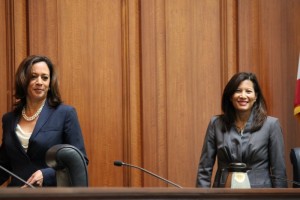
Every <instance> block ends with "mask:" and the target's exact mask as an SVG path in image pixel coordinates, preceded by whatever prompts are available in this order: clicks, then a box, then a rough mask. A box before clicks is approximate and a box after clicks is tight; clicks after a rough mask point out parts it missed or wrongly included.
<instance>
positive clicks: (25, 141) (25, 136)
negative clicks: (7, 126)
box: [16, 124, 32, 152]
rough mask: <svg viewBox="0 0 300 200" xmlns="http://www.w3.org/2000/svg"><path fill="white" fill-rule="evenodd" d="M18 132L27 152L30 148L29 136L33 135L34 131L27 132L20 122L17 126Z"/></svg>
mask: <svg viewBox="0 0 300 200" xmlns="http://www.w3.org/2000/svg"><path fill="white" fill-rule="evenodd" d="M16 134H17V136H18V138H19V140H20V142H21V145H22V147H23V148H24V150H25V151H26V152H27V149H28V143H29V138H30V136H31V134H32V133H25V132H24V131H23V130H22V128H21V126H20V125H19V124H17V127H16Z"/></svg>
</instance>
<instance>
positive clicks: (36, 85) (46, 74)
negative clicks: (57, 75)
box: [27, 61, 50, 101]
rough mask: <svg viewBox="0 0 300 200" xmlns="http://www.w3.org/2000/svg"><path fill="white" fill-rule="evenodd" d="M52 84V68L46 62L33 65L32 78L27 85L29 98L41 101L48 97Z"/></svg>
mask: <svg viewBox="0 0 300 200" xmlns="http://www.w3.org/2000/svg"><path fill="white" fill-rule="evenodd" d="M49 85H50V70H49V68H48V65H47V64H46V63H45V62H43V61H42V62H38V63H35V64H33V65H32V68H31V79H30V82H29V85H28V87H27V98H28V99H29V100H31V101H41V100H44V99H46V98H47V93H48V90H49Z"/></svg>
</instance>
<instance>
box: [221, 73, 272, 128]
mask: <svg viewBox="0 0 300 200" xmlns="http://www.w3.org/2000/svg"><path fill="white" fill-rule="evenodd" d="M244 80H250V81H251V82H252V83H253V87H254V91H255V94H256V97H257V99H256V101H255V103H254V105H253V107H252V113H253V123H252V125H251V132H254V131H257V130H259V129H260V128H261V127H262V125H263V123H264V121H265V120H266V118H267V105H266V101H265V98H264V96H263V93H262V91H261V88H260V86H259V83H258V80H257V78H256V76H255V74H253V73H249V72H239V73H237V74H235V75H234V76H233V77H232V78H231V79H230V80H229V82H228V83H227V85H226V86H225V89H224V91H223V96H222V111H223V114H222V115H221V120H222V131H223V132H225V131H226V130H229V129H230V128H231V127H232V126H233V125H234V122H235V120H236V111H235V108H234V107H233V104H232V102H231V98H232V95H233V94H234V93H235V92H236V90H237V88H238V87H239V85H240V83H241V82H242V81H244Z"/></svg>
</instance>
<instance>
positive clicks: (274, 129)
mask: <svg viewBox="0 0 300 200" xmlns="http://www.w3.org/2000/svg"><path fill="white" fill-rule="evenodd" d="M270 131H271V132H270V138H269V140H270V142H269V155H270V169H271V174H272V175H273V176H275V177H278V178H280V179H286V178H287V176H286V166H285V156H284V152H285V151H284V140H283V135H282V130H281V126H280V123H279V121H278V119H276V120H275V121H274V123H272V126H271V130H270ZM272 184H273V187H275V188H276V187H287V182H286V181H281V180H273V181H272Z"/></svg>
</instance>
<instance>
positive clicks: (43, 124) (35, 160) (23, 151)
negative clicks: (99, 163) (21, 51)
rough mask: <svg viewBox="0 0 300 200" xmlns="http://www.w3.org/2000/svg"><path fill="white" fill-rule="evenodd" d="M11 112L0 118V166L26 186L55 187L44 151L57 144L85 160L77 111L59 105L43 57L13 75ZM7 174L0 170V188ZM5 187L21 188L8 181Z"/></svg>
mask: <svg viewBox="0 0 300 200" xmlns="http://www.w3.org/2000/svg"><path fill="white" fill-rule="evenodd" d="M15 81H16V88H15V97H16V99H17V102H16V104H15V107H14V109H13V111H12V112H9V113H6V114H5V115H4V116H3V117H2V127H3V135H2V144H1V147H0V165H1V166H3V167H5V168H6V169H8V170H10V171H11V172H13V173H14V174H16V175H17V176H19V177H20V178H22V179H24V180H26V181H27V183H29V184H32V185H37V186H55V185H56V176H55V170H54V169H52V168H49V167H48V166H47V164H46V162H45V154H46V152H47V150H48V149H49V148H50V147H52V146H53V145H56V144H71V145H73V146H75V147H77V148H78V149H79V150H81V152H82V153H83V155H84V156H85V158H86V162H87V163H88V159H87V157H86V151H85V147H84V141H83V137H82V133H81V128H80V125H79V121H78V118H77V114H76V110H75V109H74V108H73V107H71V106H67V105H64V104H62V100H61V97H60V93H59V88H58V81H57V77H56V73H55V70H54V66H53V64H52V62H51V61H50V59H49V58H47V57H45V56H35V55H34V56H29V57H27V58H25V59H24V60H23V62H22V63H21V64H20V66H19V68H18V70H17V73H16V80H15ZM8 179H9V174H8V173H6V172H5V171H3V170H0V184H3V183H4V182H5V181H7V180H8ZM8 186H23V187H25V186H26V185H24V183H23V182H21V181H19V180H18V179H16V178H15V177H11V181H10V182H9V184H8Z"/></svg>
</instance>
